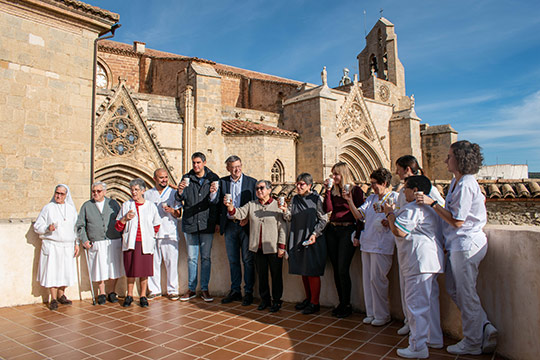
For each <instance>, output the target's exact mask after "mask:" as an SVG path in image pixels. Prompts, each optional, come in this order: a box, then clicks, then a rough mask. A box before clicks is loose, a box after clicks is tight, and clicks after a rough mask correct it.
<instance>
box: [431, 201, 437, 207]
mask: <svg viewBox="0 0 540 360" xmlns="http://www.w3.org/2000/svg"><path fill="white" fill-rule="evenodd" d="M437 204H438V202H437V200H435V201H434V202H432V203H431V205H429V207H434V206H435V205H437Z"/></svg>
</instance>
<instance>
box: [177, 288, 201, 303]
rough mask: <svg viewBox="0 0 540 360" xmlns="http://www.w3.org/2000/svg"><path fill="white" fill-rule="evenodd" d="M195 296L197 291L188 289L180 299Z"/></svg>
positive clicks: (186, 299) (183, 299)
mask: <svg viewBox="0 0 540 360" xmlns="http://www.w3.org/2000/svg"><path fill="white" fill-rule="evenodd" d="M195 296H197V293H196V292H195V291H191V290H188V291H187V292H186V293H185V294H184V295H182V297H181V298H180V301H188V300H191V299H193V298H194V297H195Z"/></svg>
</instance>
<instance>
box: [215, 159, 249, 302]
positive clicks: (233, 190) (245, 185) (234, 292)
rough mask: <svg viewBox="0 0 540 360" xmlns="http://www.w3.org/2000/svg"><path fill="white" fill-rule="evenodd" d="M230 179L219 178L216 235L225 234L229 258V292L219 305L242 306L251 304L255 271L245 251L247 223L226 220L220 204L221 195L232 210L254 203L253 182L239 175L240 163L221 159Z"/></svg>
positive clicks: (226, 217)
mask: <svg viewBox="0 0 540 360" xmlns="http://www.w3.org/2000/svg"><path fill="white" fill-rule="evenodd" d="M225 164H226V165H227V171H228V172H229V173H230V174H231V175H230V176H224V177H222V178H221V179H219V191H220V196H219V199H220V201H219V203H220V204H221V209H220V218H219V226H220V233H221V234H222V235H223V234H225V247H226V248H227V257H228V258H229V267H230V272H231V291H230V292H229V294H228V295H227V296H226V297H224V298H223V299H222V300H221V302H222V303H223V304H228V303H230V302H233V301H240V300H242V305H244V306H248V305H251V303H252V302H253V283H254V281H255V269H254V262H253V253H252V252H250V251H249V224H247V222H248V220H247V219H246V220H242V221H238V220H232V219H230V218H229V214H228V212H227V208H226V207H225V206H224V205H223V198H224V196H225V194H230V196H231V197H232V203H233V204H234V207H236V208H238V207H241V206H243V205H245V204H246V203H248V202H250V201H251V200H254V199H255V198H256V197H255V184H256V183H257V180H255V179H254V178H252V177H250V176H247V175H245V174H243V173H242V160H240V158H239V157H238V156H236V155H231V156H229V157H228V158H227V160H225ZM240 259H242V263H243V264H244V297H243V298H242V290H241V285H242V266H241V264H240Z"/></svg>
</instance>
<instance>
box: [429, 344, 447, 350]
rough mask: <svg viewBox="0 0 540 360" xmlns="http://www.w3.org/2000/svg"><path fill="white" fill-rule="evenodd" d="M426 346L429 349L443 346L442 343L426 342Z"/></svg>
mask: <svg viewBox="0 0 540 360" xmlns="http://www.w3.org/2000/svg"><path fill="white" fill-rule="evenodd" d="M427 347H428V348H431V349H442V348H443V347H444V344H431V343H427Z"/></svg>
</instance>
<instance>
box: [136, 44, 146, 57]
mask: <svg viewBox="0 0 540 360" xmlns="http://www.w3.org/2000/svg"><path fill="white" fill-rule="evenodd" d="M145 48H146V43H143V42H140V41H134V42H133V50H134V51H135V52H136V53H139V54H144V50H145Z"/></svg>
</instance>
